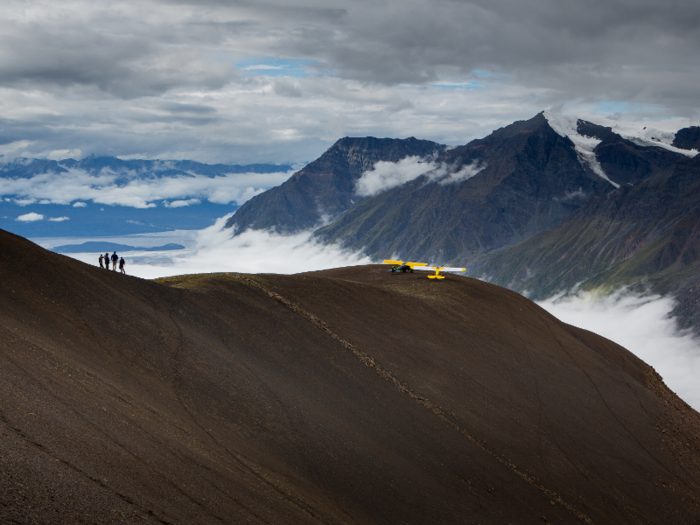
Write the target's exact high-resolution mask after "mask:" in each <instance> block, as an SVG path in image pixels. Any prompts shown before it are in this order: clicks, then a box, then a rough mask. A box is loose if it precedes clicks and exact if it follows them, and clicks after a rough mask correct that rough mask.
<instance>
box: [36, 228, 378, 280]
mask: <svg viewBox="0 0 700 525" xmlns="http://www.w3.org/2000/svg"><path fill="white" fill-rule="evenodd" d="M230 216H231V215H230V214H229V215H227V216H225V217H222V218H220V219H218V220H217V221H216V223H215V224H214V225H212V226H211V227H209V228H206V229H204V230H200V231H198V232H196V234H194V240H192V239H191V237H192V234H193V233H194V232H183V235H184V237H183V240H180V239H178V238H177V236H176V234H177V232H172V233H170V234H168V235H169V237H168V240H167V242H175V243H179V244H183V245H185V246H187V249H186V250H177V251H169V252H129V253H128V254H127V255H126V260H127V262H128V267H127V269H128V273H129V274H131V275H136V276H138V277H143V278H146V279H154V278H157V277H165V276H170V275H181V274H193V273H210V272H243V273H266V272H271V273H285V274H291V273H300V272H306V271H313V270H322V269H326V268H338V267H341V266H352V265H357V264H369V263H370V262H371V261H370V259H369V258H368V257H366V256H364V255H363V254H361V253H357V252H351V251H347V250H343V249H340V248H338V247H337V246H333V245H331V246H325V245H323V244H320V243H319V242H317V241H316V240H314V239H312V238H311V234H312V233H313V232H311V231H308V232H301V233H298V234H296V235H280V234H278V233H275V232H270V231H265V230H248V231H245V232H243V233H242V234H239V235H237V236H235V237H231V230H228V229H223V226H224V224H225V223H226V220H228V218H229V217H230ZM156 235H157V236H158V237H157V238H159V239H160V240H158V241H156V242H157V243H162V242H163V239H161V238H160V235H161V234H156ZM143 238H144V236H141V239H143ZM146 238H147V237H146ZM91 240H93V239H91ZM94 240H99V239H94ZM56 242H58V243H59V244H70V241H66V240H65V239H61V240H60V241H56ZM80 242H84V239H81V241H80ZM115 242H121V243H126V244H131V245H134V246H143V245H144V244H143V242H142V241H140V240H139V236H136V237H133V238H132V239H131V240H129V239H128V238H127V237H120V238H119V239H115ZM44 245H45V246H46V245H47V244H46V243H44ZM50 245H51V246H52V245H55V242H54V243H51V244H50ZM70 256H71V257H75V258H77V259H79V260H82V261H83V262H86V263H88V264H96V259H95V257H93V254H70ZM93 259H95V260H93Z"/></svg>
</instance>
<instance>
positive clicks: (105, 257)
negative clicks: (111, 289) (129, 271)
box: [100, 252, 126, 274]
mask: <svg viewBox="0 0 700 525" xmlns="http://www.w3.org/2000/svg"><path fill="white" fill-rule="evenodd" d="M110 259H111V261H112V270H113V271H116V270H117V263H119V271H120V272H122V273H123V274H126V272H125V271H124V265H125V264H126V261H125V260H124V257H122V258H121V259H120V258H119V256H118V255H117V252H114V253H113V254H112V257H110V256H109V252H107V253H105V254H104V255H102V254H100V268H105V269H107V270H109V261H110ZM103 262H104V266H102V263H103Z"/></svg>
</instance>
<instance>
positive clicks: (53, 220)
mask: <svg viewBox="0 0 700 525" xmlns="http://www.w3.org/2000/svg"><path fill="white" fill-rule="evenodd" d="M49 220H50V221H51V222H63V221H69V220H70V217H51V218H50V219H49Z"/></svg>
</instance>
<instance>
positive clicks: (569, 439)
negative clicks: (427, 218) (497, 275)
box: [0, 232, 700, 524]
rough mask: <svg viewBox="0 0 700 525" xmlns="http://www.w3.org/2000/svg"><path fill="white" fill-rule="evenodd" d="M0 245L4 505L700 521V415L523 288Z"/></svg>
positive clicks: (10, 512) (160, 512)
mask: <svg viewBox="0 0 700 525" xmlns="http://www.w3.org/2000/svg"><path fill="white" fill-rule="evenodd" d="M0 243H1V249H0V272H1V273H0V275H1V276H2V280H3V283H4V290H3V293H2V296H0V330H2V338H1V339H0V523H13V522H16V523H32V522H37V523H120V522H122V523H186V524H188V523H318V522H321V523H387V524H389V523H391V524H394V523H416V524H418V523H420V524H426V523H483V524H489V523H493V524H496V523H499V524H500V523H518V524H523V523H532V524H535V523H537V524H542V523H586V522H589V523H590V522H592V523H598V524H603V523H688V524H690V523H697V522H698V521H700V507H699V502H700V470H699V465H700V462H699V461H698V459H699V457H700V452H699V449H698V447H699V445H700V441H699V440H698V436H699V429H700V425H699V420H698V414H697V413H696V412H694V411H693V410H692V409H690V408H688V407H687V406H686V405H684V404H683V403H682V402H681V401H680V400H678V398H676V397H675V396H674V395H673V394H672V393H671V392H670V391H668V390H667V389H666V388H665V387H664V385H663V383H661V382H660V381H659V379H658V378H657V377H656V376H655V375H654V374H653V372H652V370H651V369H650V368H649V367H648V366H647V365H645V364H644V363H642V362H641V361H639V360H638V359H636V358H635V357H634V356H632V355H631V354H629V353H628V352H627V351H626V350H624V349H622V348H621V347H619V346H617V345H614V344H613V343H610V342H609V341H607V340H605V339H603V338H600V337H598V336H595V335H594V334H591V333H589V332H585V331H582V330H578V329H575V328H572V327H570V326H568V325H565V324H563V323H560V322H559V321H557V320H556V319H554V318H553V317H551V316H549V315H548V314H546V313H545V312H544V311H543V310H541V309H539V308H538V307H537V306H535V305H534V304H533V303H531V302H529V301H527V300H526V299H524V298H522V297H520V296H518V295H517V294H514V293H511V292H508V291H507V290H504V289H502V288H498V287H495V286H492V285H488V284H484V283H481V282H478V281H475V280H472V279H467V278H460V277H454V276H448V278H447V279H446V280H445V281H444V282H439V283H436V282H432V281H429V280H428V279H426V276H425V274H421V275H418V274H414V275H411V274H407V275H391V274H389V273H387V272H386V271H385V269H384V268H381V267H378V266H369V267H357V268H344V269H338V270H331V271H325V272H315V273H310V274H302V275H296V276H279V275H261V276H243V275H234V274H215V275H205V276H188V277H187V276H186V277H180V278H172V279H167V280H163V281H162V282H160V283H157V282H149V281H145V280H141V279H136V278H132V277H125V276H122V275H119V274H116V273H113V272H106V271H105V270H100V269H99V268H94V267H89V266H86V265H84V264H82V263H80V262H77V261H74V260H72V259H68V258H66V257H63V256H60V255H56V254H52V253H49V252H46V251H44V250H42V249H41V248H38V247H37V246H35V245H33V244H31V243H29V242H28V241H25V240H23V239H21V238H18V237H16V236H13V235H10V234H7V233H4V232H0Z"/></svg>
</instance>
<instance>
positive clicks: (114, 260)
mask: <svg viewBox="0 0 700 525" xmlns="http://www.w3.org/2000/svg"><path fill="white" fill-rule="evenodd" d="M117 261H119V256H118V255H117V252H114V253H113V254H112V271H115V272H116V271H117Z"/></svg>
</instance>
